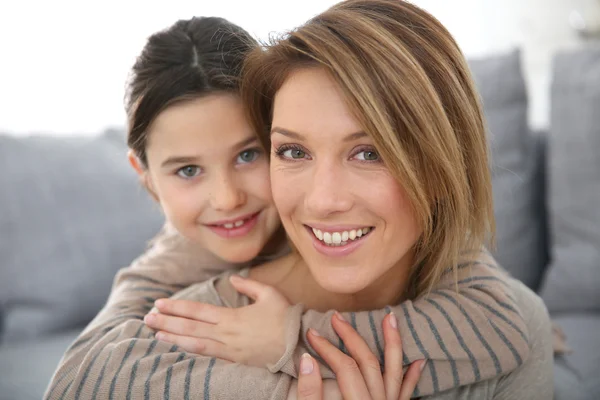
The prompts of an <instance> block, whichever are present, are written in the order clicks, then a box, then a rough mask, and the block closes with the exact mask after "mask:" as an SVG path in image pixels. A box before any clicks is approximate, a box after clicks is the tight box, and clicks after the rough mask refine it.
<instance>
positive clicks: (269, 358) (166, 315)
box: [144, 275, 290, 368]
mask: <svg viewBox="0 0 600 400" xmlns="http://www.w3.org/2000/svg"><path fill="white" fill-rule="evenodd" d="M231 284H232V285H233V286H234V287H235V289H236V290H237V291H239V292H240V293H243V294H245V295H247V296H248V297H250V298H251V299H253V300H254V301H255V302H254V303H253V304H251V305H249V306H246V307H241V308H226V307H217V306H213V305H210V304H204V303H198V302H195V301H190V300H171V299H160V300H157V301H156V303H155V307H156V308H157V309H158V311H159V312H150V313H149V314H148V315H146V317H145V318H144V322H145V323H146V324H147V325H148V326H149V327H150V328H152V329H155V330H157V331H158V332H157V333H156V338H157V339H158V340H162V341H165V342H169V343H173V344H176V345H178V346H179V347H181V348H182V349H184V350H186V351H188V352H191V353H196V354H201V355H204V356H209V357H216V358H221V359H224V360H229V361H232V362H237V363H240V364H245V365H251V366H257V367H263V368H266V367H267V365H269V364H275V363H276V362H277V361H279V359H280V358H281V357H282V356H283V354H284V352H285V346H286V343H285V329H286V327H285V322H286V312H287V310H288V308H289V306H290V304H289V302H288V301H287V299H286V298H285V297H284V296H283V295H282V294H280V293H279V292H278V291H277V290H276V289H274V288H273V287H271V286H267V285H263V284H262V283H259V282H256V281H254V280H251V279H246V278H242V277H240V276H237V275H233V276H232V277H231Z"/></svg>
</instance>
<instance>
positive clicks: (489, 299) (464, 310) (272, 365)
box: [153, 252, 530, 396]
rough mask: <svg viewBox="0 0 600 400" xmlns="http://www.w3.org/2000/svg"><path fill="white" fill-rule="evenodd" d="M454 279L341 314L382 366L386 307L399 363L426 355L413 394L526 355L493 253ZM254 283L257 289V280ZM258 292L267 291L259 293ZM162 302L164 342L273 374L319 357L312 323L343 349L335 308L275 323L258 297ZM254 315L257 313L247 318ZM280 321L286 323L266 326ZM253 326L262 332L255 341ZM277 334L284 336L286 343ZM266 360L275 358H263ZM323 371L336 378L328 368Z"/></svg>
mask: <svg viewBox="0 0 600 400" xmlns="http://www.w3.org/2000/svg"><path fill="white" fill-rule="evenodd" d="M457 277H458V282H456V280H455V277H454V273H453V272H448V273H446V274H445V275H444V276H443V277H442V279H441V281H440V282H439V284H438V285H437V286H436V287H435V288H434V289H433V291H432V292H431V293H430V294H429V295H427V296H423V297H421V298H418V299H415V300H414V301H406V302H404V303H402V304H400V305H398V306H395V307H388V308H387V309H383V310H376V311H369V312H356V313H344V318H345V319H346V320H348V321H349V323H350V324H351V325H352V326H353V327H354V328H355V329H356V330H357V331H358V332H359V334H360V335H361V336H362V337H363V338H364V339H365V341H366V342H367V344H368V345H369V347H370V349H371V351H372V352H373V353H374V354H376V355H377V356H378V358H379V362H380V364H381V365H383V347H384V340H383V335H382V331H381V329H380V328H379V327H380V326H381V322H382V321H383V318H384V317H385V316H386V315H387V314H388V313H389V312H391V311H393V312H394V313H395V314H396V315H397V317H398V320H399V328H400V333H401V336H402V340H403V342H404V356H403V363H404V365H405V366H407V365H408V364H410V363H411V362H413V361H415V360H418V359H423V358H424V359H427V360H429V362H428V363H427V367H426V369H425V371H424V372H423V378H422V379H421V380H420V382H419V386H418V387H417V392H416V395H419V396H425V395H430V394H434V393H439V392H442V391H444V390H447V389H450V388H454V387H459V386H464V385H469V384H471V383H474V382H480V381H484V380H486V379H489V378H492V377H496V376H499V375H503V374H506V373H508V372H510V371H513V370H515V369H516V368H517V367H518V366H519V365H521V364H523V363H524V362H525V361H526V360H527V358H528V356H529V351H530V349H529V345H528V341H527V340H528V329H527V327H526V325H525V323H524V320H523V317H522V315H521V313H520V308H519V307H518V305H517V304H516V302H515V299H514V296H513V294H512V290H511V289H510V287H509V285H508V283H509V279H510V278H509V277H508V276H507V275H506V273H505V272H504V271H503V270H501V269H500V268H499V267H498V266H497V265H496V263H495V261H494V260H493V258H492V257H491V256H490V255H489V254H488V253H487V252H480V253H477V254H475V255H474V256H473V255H471V256H470V257H469V258H468V259H466V260H464V262H463V263H461V264H460V265H459V268H458V271H457ZM250 282H251V281H247V282H246V285H248V284H249V283H250ZM232 283H233V282H232ZM252 285H254V286H257V287H258V286H260V285H259V284H258V283H256V282H255V283H253V284H252ZM263 286H264V285H263ZM237 288H238V290H240V287H239V286H237ZM457 289H458V290H457ZM261 290H265V288H263V289H257V290H256V292H260V291H261ZM271 291H272V290H271ZM246 294H248V293H246ZM254 297H257V296H254ZM165 303H166V307H164V310H163V309H161V312H163V311H164V312H166V314H168V315H161V316H160V317H159V318H158V322H157V323H154V324H153V327H154V328H155V329H159V330H162V331H163V332H162V333H166V332H164V331H167V332H170V333H167V336H166V339H167V340H168V341H170V342H172V343H177V344H180V345H182V346H184V347H186V348H190V347H189V346H188V344H189V343H200V346H195V345H193V346H192V347H191V350H190V351H194V352H196V353H200V354H210V355H213V356H216V357H222V358H227V359H231V360H235V361H237V362H240V363H244V364H249V365H255V366H267V367H268V368H269V370H270V371H271V372H274V373H276V372H279V371H281V372H285V373H286V374H288V375H290V376H292V377H297V376H298V370H297V365H298V363H299V360H300V356H301V355H302V354H303V353H304V352H307V351H308V352H311V354H312V355H313V356H315V357H317V355H316V354H315V353H314V352H312V350H311V348H310V346H309V344H308V341H307V340H306V333H307V331H308V329H309V328H316V329H317V330H318V331H319V332H320V333H321V334H322V335H323V336H325V337H326V338H327V339H328V340H329V341H330V342H332V343H335V344H336V345H337V346H338V347H339V348H340V349H341V350H344V349H345V346H344V344H343V342H342V341H341V340H340V339H339V338H338V336H337V335H336V334H335V332H334V330H333V328H332V326H331V323H330V319H331V315H332V313H333V311H331V312H328V313H318V312H315V311H307V312H306V313H304V314H303V313H302V308H301V307H298V306H295V307H291V308H289V309H288V311H287V313H286V314H285V315H286V317H285V319H284V318H283V317H280V318H279V319H277V318H276V320H275V321H274V319H273V318H269V317H270V316H274V315H278V313H276V312H273V309H274V310H275V311H276V310H278V308H277V307H276V306H275V305H276V304H277V302H276V301H265V302H262V303H261V302H260V301H257V302H256V303H255V304H252V305H250V306H248V307H242V308H239V309H235V310H232V309H229V308H222V307H221V308H219V307H208V308H207V307H205V306H204V305H202V304H198V305H197V306H195V308H196V312H191V311H189V310H186V309H187V308H188V305H187V304H185V303H182V302H178V301H177V300H168V301H166V302H165ZM284 306H285V304H284ZM269 307H270V308H269ZM160 308H161V307H159V309H160ZM193 308H194V307H190V309H193ZM261 310H262V311H261ZM257 313H258V314H259V315H262V317H260V318H257V317H253V318H250V319H248V318H245V317H244V315H251V314H252V315H255V314H257ZM261 313H262V314H261ZM182 318H183V319H182ZM244 321H245V322H244ZM207 322H208V324H207ZM284 322H285V324H284ZM282 324H283V325H282ZM279 325H282V326H283V327H280V328H281V329H274V328H269V329H267V328H266V327H268V326H271V327H277V326H279ZM191 327H194V328H191ZM250 331H251V332H255V331H256V332H263V333H262V334H261V335H259V336H260V337H259V338H258V339H252V338H251V337H249V335H248V332H250ZM265 332H266V333H265ZM269 332H270V333H271V335H269ZM276 332H285V335H282V333H280V334H279V335H278V334H277V333H276ZM299 333H300V334H299ZM280 335H282V336H284V338H283V339H284V340H283V341H282V340H281V339H282V337H281V336H280ZM190 339H191V340H190ZM250 339H252V340H250ZM249 340H250V342H251V343H249ZM280 342H281V343H282V345H281V346H279V345H278V344H279V343H280ZM217 344H218V346H217ZM235 349H241V351H234V350H235ZM272 353H273V354H272ZM281 354H283V356H281ZM317 359H318V357H317ZM265 360H272V361H270V362H269V363H265ZM277 360H278V361H277ZM323 376H324V377H325V378H333V377H334V375H333V373H332V372H331V370H329V369H327V368H324V370H323Z"/></svg>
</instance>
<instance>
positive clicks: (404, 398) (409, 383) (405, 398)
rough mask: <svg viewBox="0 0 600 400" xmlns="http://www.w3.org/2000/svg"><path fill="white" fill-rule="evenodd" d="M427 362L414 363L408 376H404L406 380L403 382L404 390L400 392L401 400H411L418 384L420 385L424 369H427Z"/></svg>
mask: <svg viewBox="0 0 600 400" xmlns="http://www.w3.org/2000/svg"><path fill="white" fill-rule="evenodd" d="M426 362H427V360H419V361H415V362H413V363H412V364H411V365H410V367H408V370H407V371H406V374H405V375H404V380H403V381H402V389H401V390H400V397H399V399H400V400H409V399H410V397H411V396H412V394H413V393H414V391H415V388H416V387H417V383H419V378H421V373H422V372H423V368H425V363H426Z"/></svg>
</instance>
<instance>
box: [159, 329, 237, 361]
mask: <svg viewBox="0 0 600 400" xmlns="http://www.w3.org/2000/svg"><path fill="white" fill-rule="evenodd" d="M155 338H156V339H157V340H160V341H162V342H167V343H171V344H175V345H177V346H178V347H180V348H181V349H182V350H185V351H187V352H188V353H194V354H198V355H202V356H206V357H216V358H220V359H222V360H227V361H231V360H232V356H231V354H230V353H229V352H228V351H227V346H225V345H224V344H223V343H221V342H218V341H216V340H211V339H199V338H195V337H191V336H183V335H174V334H172V333H169V332H163V331H160V332H157V333H156V335H155Z"/></svg>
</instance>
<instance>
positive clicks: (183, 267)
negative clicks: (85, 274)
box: [46, 225, 287, 399]
mask: <svg viewBox="0 0 600 400" xmlns="http://www.w3.org/2000/svg"><path fill="white" fill-rule="evenodd" d="M209 266H210V267H209ZM235 267H236V266H234V265H231V264H226V263H224V262H223V261H221V260H218V259H216V258H215V257H214V256H212V255H210V254H209V253H208V252H206V251H205V250H203V249H202V248H201V247H199V246H197V245H194V244H193V243H191V242H189V241H188V240H187V239H185V238H184V237H182V236H181V235H179V234H178V233H176V232H175V231H174V230H173V229H172V228H170V227H169V226H168V225H166V226H165V227H163V229H162V230H161V232H160V233H159V234H158V235H157V236H156V237H155V238H154V239H153V240H152V242H151V243H150V246H149V248H148V250H147V251H146V252H145V253H144V254H143V255H141V256H140V257H138V258H137V259H136V260H135V261H134V262H133V263H132V264H131V265H130V266H129V267H127V268H123V269H122V270H120V271H119V273H118V274H117V276H116V277H115V279H114V283H113V288H112V290H111V293H110V296H109V298H108V300H107V302H106V304H105V306H104V308H103V309H102V310H101V311H100V312H99V313H98V315H97V316H96V317H95V318H94V320H93V321H92V322H91V323H90V324H89V325H88V326H87V327H86V328H85V329H84V331H83V332H82V334H81V335H80V336H79V337H78V338H77V339H76V340H75V342H74V343H73V344H72V345H71V346H70V347H69V349H68V350H67V352H66V353H65V355H64V356H63V358H62V360H61V361H60V364H59V366H58V368H57V370H56V372H55V374H54V377H53V378H52V381H51V383H50V385H49V387H48V389H47V393H46V398H48V399H54V398H61V399H62V398H64V399H69V398H93V397H95V395H94V394H96V395H97V394H100V397H103V398H104V397H105V396H106V394H110V396H109V398H116V399H121V398H129V397H127V396H126V395H125V393H132V392H131V391H132V390H133V391H134V392H133V393H141V392H139V391H140V390H142V392H143V393H145V394H149V397H147V396H146V395H144V398H150V399H152V398H163V395H165V396H164V397H165V398H167V397H168V393H169V391H172V393H178V394H182V396H181V397H180V396H175V398H185V397H184V396H183V394H185V393H188V391H190V390H191V393H194V395H193V396H192V397H196V395H197V394H198V393H202V392H203V391H204V390H209V391H210V389H211V388H214V389H213V391H212V392H210V393H213V394H212V395H213V396H215V397H213V398H220V397H218V394H219V393H221V392H220V390H221V389H223V388H228V387H229V385H228V384H223V383H221V382H219V379H220V378H221V377H225V376H226V373H231V371H232V370H234V369H244V367H242V366H236V365H234V364H230V363H227V362H225V361H221V360H212V359H210V358H206V357H199V356H197V355H194V356H192V355H189V354H186V353H184V352H181V351H179V350H178V349H176V348H172V347H171V346H169V345H167V344H166V343H161V342H157V341H156V340H154V333H153V331H152V330H151V329H149V328H148V327H146V325H145V324H144V323H143V318H144V316H145V315H146V313H148V311H150V309H151V308H152V306H153V304H154V301H155V300H156V299H159V298H163V297H171V296H172V295H173V294H174V293H176V292H179V291H180V290H181V289H182V288H184V287H188V286H189V285H191V284H193V283H197V282H202V281H206V280H208V279H210V278H211V277H214V276H216V275H218V274H219V273H220V272H222V271H224V270H227V269H232V268H235ZM209 367H210V368H209ZM248 368H249V370H251V373H248V374H246V372H245V371H244V373H240V376H244V377H246V376H248V377H260V378H261V382H264V385H259V387H257V390H259V391H260V390H261V389H264V388H268V389H269V390H271V389H273V388H275V389H277V388H278V387H279V386H278V385H281V384H283V385H284V386H285V382H286V378H285V377H281V375H283V374H279V375H273V374H271V373H269V372H268V371H267V370H264V369H262V370H261V369H253V368H250V367H248ZM221 371H223V374H221ZM244 379H245V378H244ZM124 385H125V386H124ZM198 385H199V386H198ZM206 385H208V386H206ZM247 385H250V387H253V386H252V385H254V387H256V385H257V383H254V384H252V382H250V381H249V380H244V383H243V384H242V383H241V382H240V385H239V388H244V387H245V386H247ZM232 390H233V389H232ZM240 391H242V389H240ZM227 393H233V392H229V391H228V392H227ZM240 393H241V392H240ZM244 393H246V394H247V393H252V392H245V391H244ZM274 393H279V392H278V391H277V390H276V391H275V392H274ZM246 394H245V395H244V396H246ZM286 395H287V392H286ZM136 396H139V395H137V394H136ZM244 396H242V395H240V396H236V397H237V398H253V396H251V395H247V397H244ZM134 397H135V396H134ZM205 398H211V397H210V396H208V397H205ZM274 398H277V397H274Z"/></svg>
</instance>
